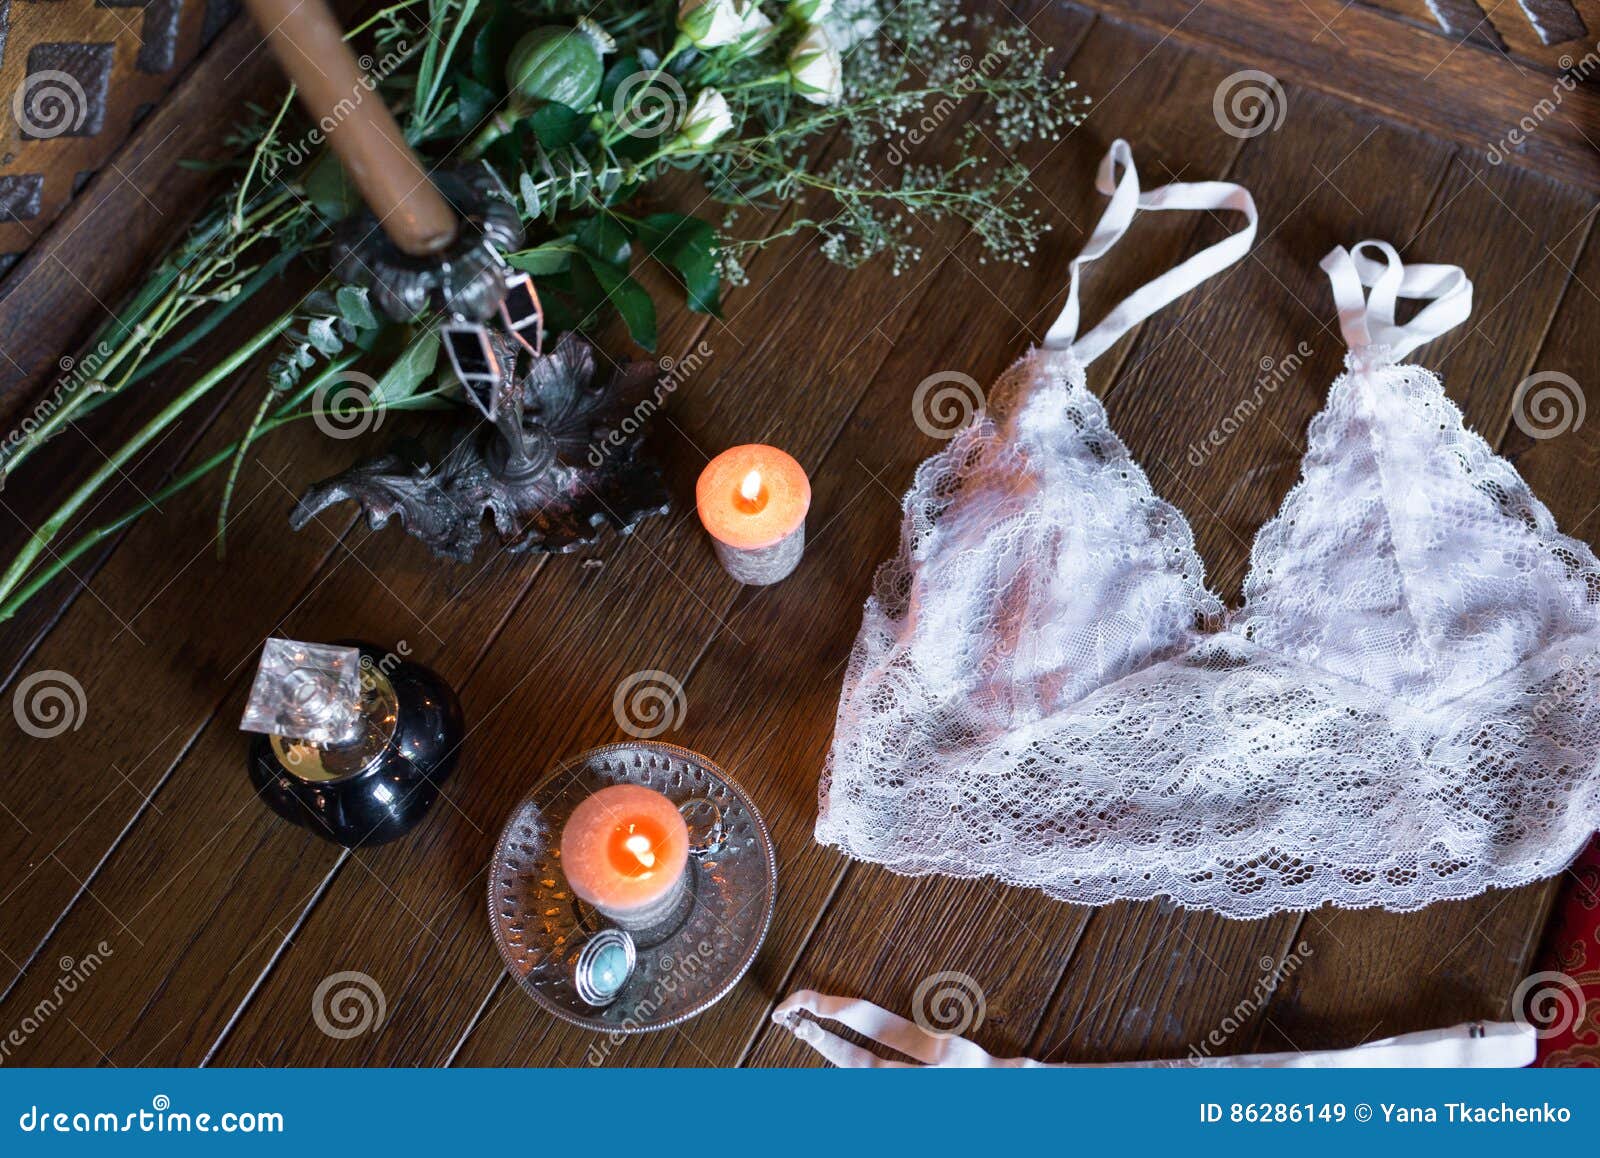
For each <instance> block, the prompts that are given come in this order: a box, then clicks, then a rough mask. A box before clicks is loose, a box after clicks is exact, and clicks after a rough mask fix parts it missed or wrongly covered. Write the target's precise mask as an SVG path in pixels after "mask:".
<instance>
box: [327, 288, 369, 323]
mask: <svg viewBox="0 0 1600 1158" xmlns="http://www.w3.org/2000/svg"><path fill="white" fill-rule="evenodd" d="M333 299H334V301H335V302H336V303H337V304H338V306H339V316H340V317H342V318H343V319H344V320H345V321H347V322H349V323H350V324H351V325H352V326H354V327H356V329H358V330H372V329H376V328H377V327H378V324H379V323H378V315H377V314H375V313H373V312H372V303H371V302H369V301H368V300H367V287H366V286H364V285H342V286H340V287H339V289H338V291H337V292H336V293H335V294H334V295H333Z"/></svg>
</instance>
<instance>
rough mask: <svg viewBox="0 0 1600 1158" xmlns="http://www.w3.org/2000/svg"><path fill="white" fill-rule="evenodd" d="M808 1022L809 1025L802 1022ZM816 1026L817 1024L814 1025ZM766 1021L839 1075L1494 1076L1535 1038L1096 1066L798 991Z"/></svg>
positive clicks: (1439, 1040)
mask: <svg viewBox="0 0 1600 1158" xmlns="http://www.w3.org/2000/svg"><path fill="white" fill-rule="evenodd" d="M805 1014H810V1015H811V1016H810V1017H806V1016H804V1015H805ZM816 1019H821V1020H816ZM772 1020H773V1021H774V1022H776V1023H777V1024H779V1025H781V1026H783V1027H784V1028H785V1029H787V1030H789V1031H790V1032H791V1033H793V1034H794V1035H795V1036H796V1037H797V1038H799V1039H800V1040H801V1041H803V1042H805V1043H806V1044H807V1045H809V1046H810V1047H811V1048H812V1049H814V1050H816V1051H817V1052H818V1053H819V1054H821V1055H822V1056H823V1057H825V1058H827V1059H828V1060H829V1061H831V1062H832V1063H833V1064H834V1065H836V1066H841V1067H844V1068H846V1069H866V1068H871V1069H908V1068H918V1067H920V1066H932V1067H935V1068H940V1069H951V1068H967V1069H1113V1068H1140V1069H1355V1068H1362V1067H1371V1068H1379V1069H1426V1068H1435V1067H1442V1068H1449V1069H1495V1068H1507V1067H1515V1066H1525V1065H1529V1064H1530V1063H1532V1061H1533V1060H1534V1054H1535V1046H1536V1045H1537V1042H1538V1037H1537V1034H1536V1033H1535V1032H1534V1029H1533V1027H1532V1026H1530V1025H1521V1024H1518V1023H1516V1022H1504V1021H1490V1022H1484V1021H1472V1022H1467V1023H1466V1024H1464V1025H1456V1026H1451V1027H1450V1028H1449V1029H1429V1030H1424V1031H1422V1032H1420V1033H1405V1034H1401V1035H1400V1036H1399V1037H1388V1038H1384V1039H1383V1040H1382V1041H1373V1042H1368V1043H1367V1044H1366V1045H1358V1046H1356V1047H1354V1048H1353V1049H1333V1050H1313V1051H1310V1052H1289V1053H1255V1054H1242V1055H1238V1056H1234V1057H1187V1058H1175V1059H1172V1060H1169V1061H1146V1062H1110V1063H1103V1064H1098V1065H1095V1064H1087V1065H1086V1064H1081V1063H1059V1062H1054V1063H1053V1062H1037V1061H1034V1060H1033V1059H1032V1058H1025V1057H1009V1058H997V1057H994V1056H992V1055H990V1054H988V1053H986V1052H985V1051H984V1050H983V1049H982V1048H980V1047H979V1046H977V1045H975V1044H974V1043H973V1042H970V1041H968V1040H967V1039H966V1038H964V1037H952V1036H945V1035H942V1034H937V1033H930V1032H929V1031H927V1030H925V1029H923V1028H922V1027H921V1026H919V1025H915V1024H913V1023H912V1022H909V1021H907V1020H906V1019H905V1018H903V1017H900V1016H897V1015H896V1014H893V1013H890V1012H889V1011H888V1010H887V1009H882V1008H880V1007H879V1006H876V1005H874V1004H872V1002H870V1001H857V1000H852V999H850V998H846V997H829V996H828V995H827V994H824V993H817V992H814V991H813V990H810V989H802V990H800V991H799V992H797V993H794V994H792V995H790V997H789V998H788V999H787V1000H785V1001H784V1002H783V1003H782V1004H780V1005H779V1006H778V1007H777V1008H776V1009H774V1010H773V1011H772ZM821 1021H833V1022H836V1023H838V1024H839V1025H842V1026H845V1027H846V1028H848V1029H852V1030H854V1031H855V1032H856V1033H858V1034H860V1035H861V1036H863V1037H865V1038H867V1039H868V1040H869V1041H872V1042H876V1043H877V1044H878V1045H881V1046H886V1047H888V1048H889V1049H892V1050H894V1051H895V1052H897V1053H901V1054H904V1055H905V1056H906V1057H909V1058H912V1059H913V1061H910V1062H903V1061H893V1060H891V1059H889V1058H885V1057H880V1056H879V1055H878V1054H875V1053H873V1052H872V1051H870V1050H867V1049H863V1048H862V1047H861V1046H859V1045H855V1044H854V1043H852V1042H849V1041H846V1040H845V1039H844V1038H842V1037H840V1036H839V1035H838V1034H836V1033H834V1032H833V1031H832V1030H829V1029H827V1028H825V1027H824V1026H823V1025H822V1024H821Z"/></svg>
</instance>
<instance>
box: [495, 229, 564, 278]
mask: <svg viewBox="0 0 1600 1158" xmlns="http://www.w3.org/2000/svg"><path fill="white" fill-rule="evenodd" d="M578 252H580V251H579V250H578V248H577V247H576V246H575V245H573V244H572V238H571V237H570V236H568V237H558V238H556V239H555V240H554V241H547V242H545V243H544V244H543V245H536V246H534V247H533V248H532V249H519V250H518V251H517V252H516V253H508V254H507V255H506V261H507V262H508V263H509V264H510V265H511V268H512V269H520V270H521V271H522V272H523V273H530V274H532V275H533V276H534V277H549V276H550V275H551V274H553V273H560V272H562V271H563V270H565V269H566V268H567V267H568V266H569V265H571V264H572V255H573V254H575V253H578Z"/></svg>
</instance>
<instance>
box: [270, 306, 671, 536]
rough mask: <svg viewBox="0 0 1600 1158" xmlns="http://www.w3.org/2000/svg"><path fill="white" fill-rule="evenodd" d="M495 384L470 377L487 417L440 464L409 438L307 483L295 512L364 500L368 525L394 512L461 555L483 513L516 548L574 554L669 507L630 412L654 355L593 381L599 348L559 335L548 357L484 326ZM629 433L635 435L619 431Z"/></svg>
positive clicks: (651, 376) (650, 379)
mask: <svg viewBox="0 0 1600 1158" xmlns="http://www.w3.org/2000/svg"><path fill="white" fill-rule="evenodd" d="M486 340H487V342H488V346H489V349H490V350H491V352H492V357H493V359H494V360H495V362H496V363H497V364H496V365H495V366H494V367H493V369H494V370H495V378H494V379H493V384H492V385H488V384H486V383H484V382H482V381H481V380H479V381H468V382H467V396H468V397H469V398H471V399H472V401H473V403H474V404H475V405H476V406H477V407H478V408H479V410H481V411H482V413H483V415H484V417H485V418H487V419H488V420H489V425H487V426H483V425H482V424H476V425H478V426H479V429H478V431H477V433H476V434H474V433H473V432H472V430H471V429H470V428H468V430H466V431H464V432H461V433H458V435H457V436H456V438H455V440H454V442H453V444H452V447H451V449H450V451H449V452H448V453H447V454H445V455H444V457H443V458H442V459H439V460H438V462H437V465H434V461H433V460H432V459H430V458H429V457H428V456H427V455H425V454H424V453H423V452H422V450H421V448H420V447H418V446H417V445H416V444H415V443H413V442H409V441H406V442H400V443H397V444H396V445H395V446H394V447H393V448H391V450H390V451H389V453H388V454H385V455H382V456H381V457H378V458H374V459H371V460H369V461H368V462H364V463H361V464H360V465H358V466H355V467H352V468H351V469H350V470H347V471H345V472H344V473H342V474H338V475H335V476H334V477H332V478H330V479H327V480H326V481H324V482H320V483H318V484H317V485H316V486H313V487H311V488H310V489H309V490H308V491H306V493H305V495H304V496H303V497H302V498H301V499H300V502H299V503H298V504H297V505H296V506H295V508H294V511H293V512H292V513H291V514H290V516H289V522H290V524H291V525H292V526H293V527H294V528H295V529H296V530H299V529H300V528H301V527H303V526H305V525H306V523H308V522H309V521H310V520H311V518H312V517H313V516H314V515H315V514H316V513H317V512H318V511H321V510H323V509H324V508H326V507H329V506H332V505H333V504H334V503H339V502H343V501H345V500H346V499H354V500H355V501H357V502H359V503H360V504H361V505H362V506H363V507H364V508H365V509H366V512H367V520H368V522H369V523H370V525H371V526H373V527H375V528H376V527H381V526H383V525H384V524H385V523H387V522H388V521H389V520H390V519H391V518H394V517H396V516H398V517H399V519H400V521H401V522H402V523H403V524H404V525H405V528H406V530H407V531H409V532H410V533H411V534H413V535H415V536H416V537H417V538H419V539H421V540H422V541H423V542H424V543H426V544H428V546H429V547H431V548H432V549H433V550H434V552H435V553H436V554H439V555H445V556H448V557H450V558H453V559H457V560H460V561H462V562H466V561H468V560H470V559H471V558H472V555H473V552H474V551H475V550H477V547H478V544H479V542H480V541H481V540H482V538H483V516H484V514H485V512H487V513H488V514H489V515H490V516H491V517H492V518H493V519H494V525H495V529H496V530H497V531H499V533H500V536H501V539H502V541H504V542H505V543H506V545H507V549H509V550H511V551H526V550H539V551H557V552H564V551H574V550H577V549H578V548H579V547H581V546H583V545H585V544H587V543H591V542H593V541H594V539H595V538H596V537H597V536H598V534H599V529H600V527H602V526H604V525H605V524H606V523H610V524H612V525H613V526H615V527H616V528H617V529H618V530H619V531H622V532H624V533H625V532H628V531H631V530H632V529H633V528H634V526H635V525H636V524H637V523H638V522H639V520H640V519H643V518H644V517H646V516H647V515H656V514H664V513H665V512H666V510H667V508H668V501H667V494H666V489H665V487H664V486H663V485H662V482H661V471H660V469H659V468H658V467H656V466H655V465H654V464H651V463H646V462H642V461H641V460H640V458H639V448H640V443H641V442H642V440H643V435H642V433H641V432H640V431H639V430H638V429H637V424H636V422H634V421H633V418H634V416H635V415H637V414H638V413H639V412H641V411H642V410H643V409H644V405H643V404H644V403H645V402H646V399H647V397H648V396H649V395H650V394H651V393H652V391H653V389H654V382H655V367H654V366H653V365H652V364H651V363H649V362H631V363H628V364H627V365H625V366H623V367H622V368H621V370H619V371H617V372H616V373H614V374H609V375H604V376H602V377H600V378H599V380H598V381H597V380H596V367H595V353H594V348H593V347H592V346H590V345H589V343H587V342H585V341H584V340H583V339H582V338H580V337H578V336H577V335H576V334H564V335H562V337H561V340H560V341H559V342H557V343H556V348H555V350H554V352H553V353H551V354H549V355H539V354H534V355H530V356H527V357H526V361H527V362H528V365H527V368H526V370H525V371H521V372H519V370H518V362H519V360H522V358H521V355H523V353H524V351H522V350H521V348H520V344H519V342H517V341H516V340H514V339H512V338H510V337H507V336H505V335H502V334H500V333H497V332H495V331H486ZM625 431H631V432H630V433H624V432H625Z"/></svg>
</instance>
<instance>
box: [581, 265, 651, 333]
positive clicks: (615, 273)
mask: <svg viewBox="0 0 1600 1158" xmlns="http://www.w3.org/2000/svg"><path fill="white" fill-rule="evenodd" d="M589 268H590V269H591V270H593V271H594V276H595V279H596V280H597V281H599V283H600V288H601V289H602V290H604V291H605V295H606V298H607V299H608V300H609V301H610V302H611V304H612V305H614V306H616V307H617V313H619V314H621V315H622V320H623V321H624V322H626V323H627V326H628V333H629V334H630V335H631V336H632V337H633V340H634V341H635V342H638V343H639V345H641V346H643V347H644V348H645V349H646V350H650V351H652V352H653V351H654V350H655V348H656V307H655V303H654V302H652V301H651V300H650V295H649V294H648V293H646V292H645V288H644V286H642V285H640V284H639V283H638V282H636V281H634V280H633V278H631V277H629V276H628V271H627V270H625V269H622V268H620V267H618V266H614V265H608V264H607V263H606V262H603V261H600V260H598V259H596V258H594V257H590V258H589Z"/></svg>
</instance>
